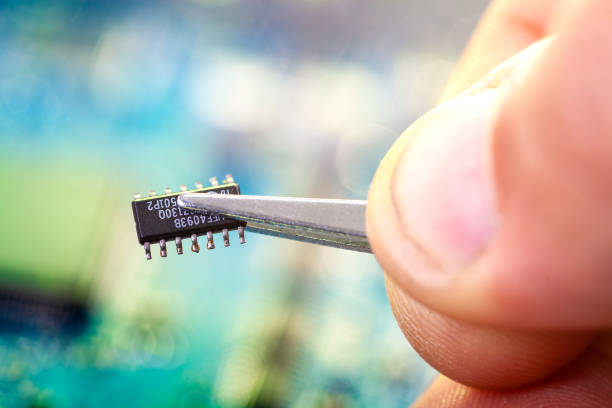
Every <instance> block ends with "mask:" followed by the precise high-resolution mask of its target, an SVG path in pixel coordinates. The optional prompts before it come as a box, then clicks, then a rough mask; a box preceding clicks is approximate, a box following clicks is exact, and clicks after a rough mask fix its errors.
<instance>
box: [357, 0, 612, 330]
mask: <svg viewBox="0 0 612 408" xmlns="http://www.w3.org/2000/svg"><path fill="white" fill-rule="evenodd" d="M582 4H587V5H586V6H584V7H583V8H582V9H580V10H573V12H572V13H568V18H566V19H565V20H562V21H561V22H560V23H559V24H560V27H559V30H558V33H559V34H558V35H557V36H556V37H555V38H553V39H549V40H545V41H544V42H542V43H538V44H536V45H534V46H532V47H530V48H528V49H527V50H525V51H524V52H523V53H521V54H519V55H518V56H516V57H514V58H513V59H511V60H510V61H508V62H507V63H505V64H503V65H502V66H501V67H499V68H498V69H497V70H495V71H493V73H492V74H490V75H489V76H488V77H487V78H485V80H483V82H481V83H479V84H477V85H475V86H474V87H473V88H472V89H470V90H468V92H467V93H465V94H463V95H461V96H459V97H456V98H454V99H453V100H450V101H448V102H446V103H444V104H443V105H441V106H440V107H438V108H437V109H435V110H434V111H432V112H430V113H429V114H428V115H426V116H425V117H424V118H422V119H421V120H419V121H418V122H417V123H415V124H414V125H413V126H412V127H411V128H409V129H408V130H407V132H406V133H405V134H404V135H403V137H402V138H401V139H400V140H399V141H398V142H397V143H396V145H394V147H393V148H392V149H391V151H390V152H389V153H388V155H387V157H386V158H385V159H384V160H383V162H382V163H381V166H380V168H379V170H378V171H377V175H376V177H375V179H374V182H373V184H372V187H371V190H370V196H369V202H368V235H369V238H370V241H371V244H372V247H373V250H374V252H375V254H376V256H377V258H378V259H379V261H380V263H381V264H382V266H383V268H384V269H385V270H386V271H387V273H388V274H389V276H390V277H391V278H392V279H393V280H394V281H395V282H396V284H398V285H399V286H400V287H401V288H402V289H403V290H404V291H406V292H407V293H409V294H410V295H411V296H412V297H414V298H416V299H417V300H418V301H420V302H422V303H424V304H426V305H429V306H430V307H432V308H434V309H436V310H438V311H440V312H443V313H445V314H447V315H450V316H453V317H456V318H460V319H463V320H471V321H474V322H478V323H484V324H489V325H498V326H505V327H514V328H549V329H585V328H603V327H610V325H612V295H611V291H612V248H611V247H612V182H611V181H610V180H612V136H611V135H612V115H610V114H609V113H608V110H609V109H610V106H612V93H611V92H610V90H612V75H611V74H610V73H611V72H612V30H610V29H609V21H610V19H611V17H612V4H610V3H609V2H607V1H589V2H584V3H582Z"/></svg>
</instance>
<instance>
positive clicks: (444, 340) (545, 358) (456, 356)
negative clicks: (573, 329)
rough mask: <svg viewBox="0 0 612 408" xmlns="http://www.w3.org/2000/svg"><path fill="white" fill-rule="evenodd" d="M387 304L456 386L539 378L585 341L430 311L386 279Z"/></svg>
mask: <svg viewBox="0 0 612 408" xmlns="http://www.w3.org/2000/svg"><path fill="white" fill-rule="evenodd" d="M387 292H388V293H389V300H390V302H391V308H392V310H393V313H394V315H395V318H396V319H397V321H398V323H399V325H400V328H401V329H402V331H403V332H404V335H405V336H406V338H407V339H408V341H409V342H410V343H411V344H412V346H413V347H414V349H415V350H416V351H417V352H418V353H419V354H420V355H421V356H422V357H423V358H424V359H425V360H426V361H427V362H428V363H429V364H431V365H432V366H433V367H434V368H435V369H436V370H438V371H439V372H441V373H442V374H444V375H445V376H447V377H450V378H452V379H453V380H455V381H458V382H460V383H462V384H466V385H471V386H474V387H480V388H487V389H490V388H508V387H517V386H520V385H525V384H529V383H532V382H535V381H536V380H539V379H541V378H544V377H546V376H548V375H550V374H552V373H553V372H555V371H557V370H558V369H559V368H561V367H562V366H564V365H565V364H567V363H568V362H569V361H571V360H573V359H575V358H576V357H577V356H578V355H579V354H580V353H582V352H583V351H584V350H585V349H586V348H587V346H588V345H589V344H590V343H591V341H592V339H593V335H591V334H589V333H558V332H535V333H534V332H525V331H517V330H508V329H493V328H490V327H486V326H478V325H474V324H470V323H466V322H462V321H459V320H455V319H452V318H449V317H446V316H444V315H441V314H439V313H436V312H434V311H432V310H430V309H428V308H427V307H425V306H423V305H422V304H420V303H418V302H416V301H415V300H413V299H411V298H410V297H409V296H407V295H406V294H405V293H403V291H402V290H401V289H400V288H398V287H397V286H396V285H395V284H394V283H393V282H392V281H390V280H387Z"/></svg>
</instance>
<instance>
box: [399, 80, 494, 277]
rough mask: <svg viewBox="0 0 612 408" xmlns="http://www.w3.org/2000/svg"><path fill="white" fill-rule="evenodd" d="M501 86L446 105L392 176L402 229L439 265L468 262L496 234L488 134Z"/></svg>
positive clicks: (420, 131)
mask: <svg viewBox="0 0 612 408" xmlns="http://www.w3.org/2000/svg"><path fill="white" fill-rule="evenodd" d="M497 99H498V91H497V90H487V91H483V92H481V93H479V94H476V95H464V96H459V97H457V98H455V99H453V100H450V101H448V102H445V103H444V104H443V105H441V106H440V107H439V108H437V109H436V110H435V111H433V112H432V113H431V114H430V116H429V118H428V119H427V120H425V121H423V122H422V123H421V124H420V125H419V126H418V127H417V128H416V129H414V132H415V133H414V134H413V135H412V142H411V143H410V144H409V145H408V147H407V148H406V150H405V151H404V152H403V153H402V156H401V157H400V159H399V161H398V164H397V167H396V168H395V171H394V174H393V182H392V189H393V191H392V197H393V205H394V207H395V210H396V212H397V215H398V218H399V219H400V222H401V223H402V224H403V225H402V227H403V230H404V231H405V232H406V234H407V236H408V238H409V239H410V240H412V241H413V242H414V243H415V244H416V246H417V247H419V248H421V250H422V251H424V252H425V253H426V256H427V257H428V258H429V259H431V260H432V261H433V262H434V263H435V264H436V265H438V266H439V267H440V268H439V269H440V270H443V271H456V270H460V269H462V268H464V267H465V266H466V265H468V264H469V263H471V262H472V261H473V260H474V259H476V257H478V255H479V253H481V252H482V250H483V249H484V248H485V246H486V245H487V243H488V242H489V241H490V240H491V237H492V235H493V233H494V231H495V227H496V224H497V218H498V214H497V209H496V204H495V191H494V186H493V181H492V174H491V173H492V171H491V157H490V134H491V127H492V119H493V115H494V113H495V109H496V106H497Z"/></svg>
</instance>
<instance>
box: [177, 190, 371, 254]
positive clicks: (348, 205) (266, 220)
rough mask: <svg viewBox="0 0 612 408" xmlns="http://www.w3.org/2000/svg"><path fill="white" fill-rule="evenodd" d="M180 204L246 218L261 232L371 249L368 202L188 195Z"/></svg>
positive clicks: (351, 247) (241, 218) (359, 248)
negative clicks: (368, 231)
mask: <svg viewBox="0 0 612 408" xmlns="http://www.w3.org/2000/svg"><path fill="white" fill-rule="evenodd" d="M179 205H181V206H183V207H185V208H189V209H193V210H199V211H202V210H208V211H211V212H215V213H219V214H222V215H225V216H228V217H231V218H235V219H238V220H242V221H246V223H247V226H246V228H247V230H251V231H253V232H258V233H261V234H266V235H272V236H276V237H282V238H290V239H294V240H298V241H306V242H312V243H315V244H319V245H326V246H331V247H335V248H344V249H350V250H354V251H360V252H371V249H370V244H369V242H368V238H367V235H366V232H365V209H366V202H365V201H360V200H334V199H320V198H293V197H267V196H245V195H240V196H239V195H220V194H214V195H209V194H184V195H182V196H181V197H180V199H179Z"/></svg>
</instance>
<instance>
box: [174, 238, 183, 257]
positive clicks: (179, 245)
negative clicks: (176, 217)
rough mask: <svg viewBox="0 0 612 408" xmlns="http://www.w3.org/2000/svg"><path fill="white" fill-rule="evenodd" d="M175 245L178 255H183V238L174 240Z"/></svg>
mask: <svg viewBox="0 0 612 408" xmlns="http://www.w3.org/2000/svg"><path fill="white" fill-rule="evenodd" d="M174 243H175V244H176V253H177V254H179V255H183V240H182V239H181V237H176V238H174Z"/></svg>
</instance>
